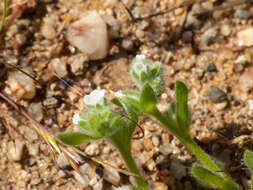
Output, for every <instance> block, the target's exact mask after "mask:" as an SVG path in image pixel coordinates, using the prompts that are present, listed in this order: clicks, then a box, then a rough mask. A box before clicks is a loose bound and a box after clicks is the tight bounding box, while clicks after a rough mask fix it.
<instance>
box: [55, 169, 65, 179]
mask: <svg viewBox="0 0 253 190" xmlns="http://www.w3.org/2000/svg"><path fill="white" fill-rule="evenodd" d="M57 175H58V176H59V177H60V178H64V177H66V172H64V171H63V170H59V171H58V173H57Z"/></svg>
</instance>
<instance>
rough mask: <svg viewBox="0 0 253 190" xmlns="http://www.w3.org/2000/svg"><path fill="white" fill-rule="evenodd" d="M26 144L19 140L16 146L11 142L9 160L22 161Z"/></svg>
mask: <svg viewBox="0 0 253 190" xmlns="http://www.w3.org/2000/svg"><path fill="white" fill-rule="evenodd" d="M24 145H25V144H24V142H22V141H21V140H19V139H17V140H15V144H14V143H13V142H12V141H11V142H9V143H8V158H9V159H10V160H12V161H20V160H21V159H22V156H23V152H24V151H23V149H24Z"/></svg>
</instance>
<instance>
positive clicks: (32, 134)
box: [24, 126, 38, 142]
mask: <svg viewBox="0 0 253 190" xmlns="http://www.w3.org/2000/svg"><path fill="white" fill-rule="evenodd" d="M24 136H25V138H26V139H27V140H28V141H29V142H33V141H35V140H37V139H38V134H37V132H36V131H35V130H34V129H31V128H30V127H28V126H26V127H25V131H24Z"/></svg>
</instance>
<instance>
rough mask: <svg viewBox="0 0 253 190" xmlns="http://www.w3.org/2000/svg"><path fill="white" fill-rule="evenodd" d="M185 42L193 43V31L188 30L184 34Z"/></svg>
mask: <svg viewBox="0 0 253 190" xmlns="http://www.w3.org/2000/svg"><path fill="white" fill-rule="evenodd" d="M182 38H183V42H184V43H192V41H193V33H192V31H190V30H188V31H185V32H184V33H183V37H182Z"/></svg>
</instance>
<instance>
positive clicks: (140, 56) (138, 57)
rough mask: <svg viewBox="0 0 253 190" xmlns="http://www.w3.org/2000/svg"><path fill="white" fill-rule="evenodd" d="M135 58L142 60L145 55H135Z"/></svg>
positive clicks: (144, 58)
mask: <svg viewBox="0 0 253 190" xmlns="http://www.w3.org/2000/svg"><path fill="white" fill-rule="evenodd" d="M135 59H136V61H144V60H146V56H145V55H136V57H135Z"/></svg>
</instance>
